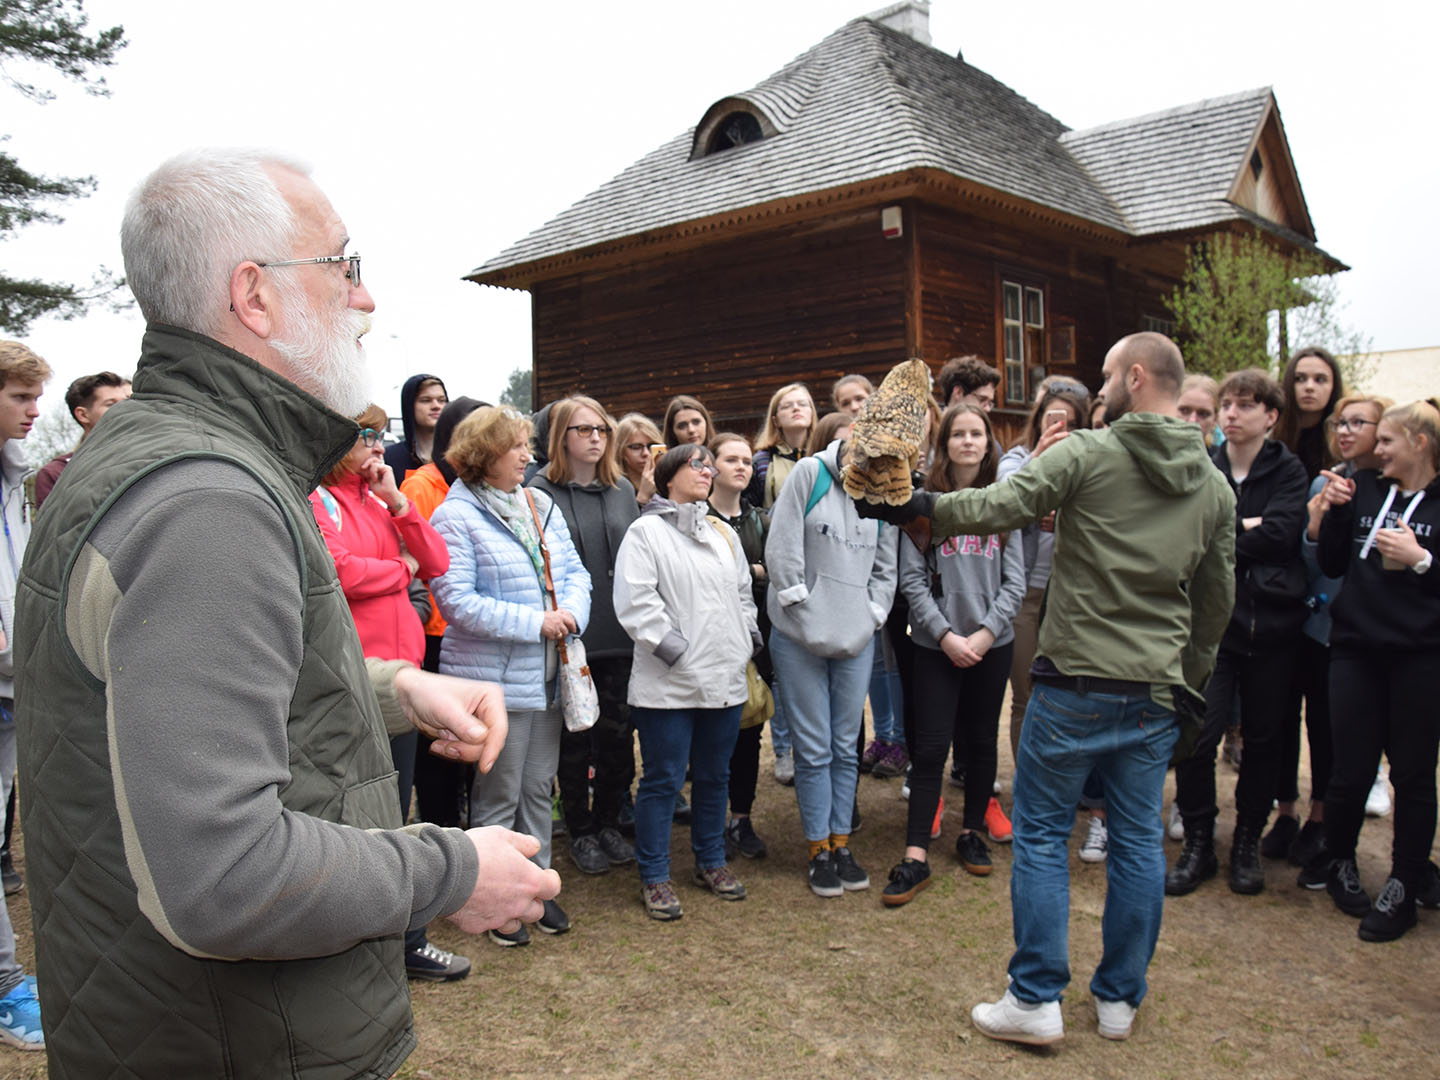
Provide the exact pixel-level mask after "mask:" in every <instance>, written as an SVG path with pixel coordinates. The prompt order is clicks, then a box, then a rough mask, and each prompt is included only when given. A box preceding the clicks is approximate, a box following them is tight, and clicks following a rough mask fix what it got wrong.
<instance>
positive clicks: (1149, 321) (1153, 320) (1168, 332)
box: [1140, 315, 1175, 338]
mask: <svg viewBox="0 0 1440 1080" xmlns="http://www.w3.org/2000/svg"><path fill="white" fill-rule="evenodd" d="M1140 329H1141V330H1145V331H1148V332H1149V333H1152V334H1164V335H1165V336H1166V337H1169V338H1173V337H1174V336H1175V320H1174V319H1162V318H1160V317H1159V316H1158V315H1142V316H1140Z"/></svg>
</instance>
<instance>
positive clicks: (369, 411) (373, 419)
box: [321, 401, 390, 484]
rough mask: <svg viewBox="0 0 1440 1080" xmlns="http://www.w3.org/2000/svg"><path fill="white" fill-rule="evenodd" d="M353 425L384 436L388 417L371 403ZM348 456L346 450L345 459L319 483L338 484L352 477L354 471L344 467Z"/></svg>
mask: <svg viewBox="0 0 1440 1080" xmlns="http://www.w3.org/2000/svg"><path fill="white" fill-rule="evenodd" d="M355 423H357V424H359V425H360V430H361V431H364V430H365V429H366V428H369V429H370V430H371V431H378V432H379V433H380V434H381V435H383V434H385V429H386V428H388V427H389V426H390V415H389V414H388V413H387V412H386V411H385V410H384V409H382V408H381V407H380V406H379V405H376V404H375V403H374V402H373V401H372V402H371V403H370V404H369V405H366V406H365V411H364V412H362V413H361V414H360V415H359V416H357V417H356V418H355ZM355 438H356V439H357V440H358V439H359V438H360V436H359V434H357V435H356V436H355ZM349 456H350V452H349V451H348V450H347V451H346V452H345V457H344V458H341V459H340V460H339V461H337V462H336V463H335V467H334V468H333V469H331V470H330V471H329V472H328V473H326V474H325V479H324V480H323V481H321V483H324V484H338V483H339V482H340V481H341V480H344V479H345V477H347V476H354V475H355V470H353V469H349V468H346V466H345V458H348V457H349Z"/></svg>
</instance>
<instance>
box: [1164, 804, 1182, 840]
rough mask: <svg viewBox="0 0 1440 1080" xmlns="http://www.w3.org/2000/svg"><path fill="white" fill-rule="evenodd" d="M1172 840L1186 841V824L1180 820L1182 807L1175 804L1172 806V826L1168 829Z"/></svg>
mask: <svg viewBox="0 0 1440 1080" xmlns="http://www.w3.org/2000/svg"><path fill="white" fill-rule="evenodd" d="M1166 832H1168V833H1169V834H1170V839H1171V840H1184V839H1185V822H1183V821H1181V820H1180V807H1178V806H1176V805H1175V804H1174V803H1173V802H1172V803H1171V804H1170V824H1169V826H1168V827H1167V828H1166Z"/></svg>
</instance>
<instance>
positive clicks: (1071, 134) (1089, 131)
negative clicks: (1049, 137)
mask: <svg viewBox="0 0 1440 1080" xmlns="http://www.w3.org/2000/svg"><path fill="white" fill-rule="evenodd" d="M1274 93H1275V88H1274V87H1273V86H1257V87H1255V88H1254V89H1252V90H1239V91H1237V92H1235V93H1233V94H1222V95H1221V96H1219V97H1212V98H1202V99H1201V100H1200V101H1192V102H1189V103H1188V104H1185V105H1175V106H1172V107H1171V108H1168V109H1160V110H1158V111H1157V112H1151V113H1143V114H1141V115H1139V116H1131V117H1128V118H1126V119H1124V120H1110V121H1107V122H1106V123H1103V124H1096V125H1095V126H1094V127H1088V128H1077V129H1073V130H1069V131H1066V132H1065V133H1064V134H1063V135H1061V136H1060V140H1061V141H1062V142H1068V141H1074V140H1076V139H1082V138H1084V137H1085V136H1087V135H1096V134H1100V133H1101V132H1106V131H1119V130H1122V129H1124V128H1129V127H1135V126H1137V125H1139V124H1142V123H1152V122H1154V121H1157V120H1168V119H1170V118H1172V117H1176V116H1185V115H1187V114H1189V113H1196V112H1203V111H1208V110H1210V109H1217V108H1219V107H1220V106H1222V105H1235V104H1238V103H1240V102H1242V101H1251V100H1254V99H1256V98H1259V97H1263V96H1268V95H1273V94H1274Z"/></svg>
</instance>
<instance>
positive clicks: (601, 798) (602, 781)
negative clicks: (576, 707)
mask: <svg viewBox="0 0 1440 1080" xmlns="http://www.w3.org/2000/svg"><path fill="white" fill-rule="evenodd" d="M630 663H631V660H630V657H628V656H610V657H599V658H595V659H591V660H590V676H591V678H593V679H594V680H595V693H596V696H597V697H598V698H599V699H600V718H599V719H598V720H596V721H595V726H594V727H592V728H591V729H590V730H589V731H570V730H569V729H568V728H567V729H565V730H562V731H561V732H560V764H559V766H558V768H557V770H556V777H557V779H558V780H559V781H560V801H561V803H563V804H564V806H565V827H566V828H567V829H569V830H570V835H571V836H589V835H593V834H595V833H598V832H599V831H600V830H601V828H603V827H604V826H606V825H614V824H615V823H616V821H617V820H618V819H619V816H620V803H621V801H622V800H623V799H624V797H625V792H627V791H629V790H630V785H631V784H632V783H634V781H635V726H634V725H633V724H632V723H631V722H630V706H629V705H627V704H626V703H625V696H626V693H627V692H628V690H629V687H630ZM591 765H594V767H595V779H594V781H593V782H592V781H591V779H590V767H591ZM592 789H593V792H594V798H593V802H592V798H591V792H592Z"/></svg>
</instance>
